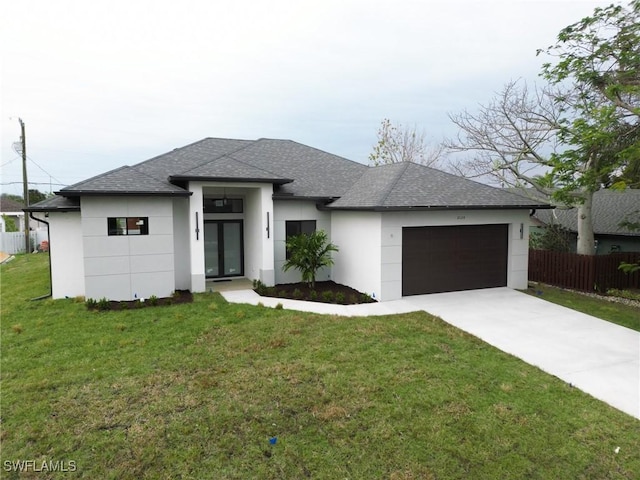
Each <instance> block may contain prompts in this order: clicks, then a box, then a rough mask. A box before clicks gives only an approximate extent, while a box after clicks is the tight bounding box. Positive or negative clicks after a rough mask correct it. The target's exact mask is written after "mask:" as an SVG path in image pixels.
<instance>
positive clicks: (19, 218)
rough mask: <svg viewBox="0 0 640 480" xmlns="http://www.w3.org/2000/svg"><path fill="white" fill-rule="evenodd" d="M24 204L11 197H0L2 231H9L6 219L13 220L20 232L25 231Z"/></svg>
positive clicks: (0, 229)
mask: <svg viewBox="0 0 640 480" xmlns="http://www.w3.org/2000/svg"><path fill="white" fill-rule="evenodd" d="M23 208H24V205H23V204H21V203H18V202H16V201H14V200H11V199H10V198H4V197H0V232H6V231H7V225H6V220H5V219H8V220H10V221H11V220H12V221H13V224H14V225H15V227H16V229H17V231H18V232H24V212H23V211H22V209H23Z"/></svg>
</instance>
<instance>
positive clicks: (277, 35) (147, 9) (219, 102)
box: [0, 0, 611, 194]
mask: <svg viewBox="0 0 640 480" xmlns="http://www.w3.org/2000/svg"><path fill="white" fill-rule="evenodd" d="M609 3H611V2H610V1H608V2H607V1H605V2H602V1H593V0H591V1H589V0H549V1H541V0H505V1H484V0H483V1H479V0H478V1H472V0H467V1H462V0H441V1H431V0H422V1H406V0H393V1H376V0H337V1H333V0H318V1H313V2H312V1H307V0H263V1H259V0H232V1H228V0H181V1H179V2H178V1H175V0H173V1H166V0H152V1H147V0H124V1H123V0H108V1H103V0H90V1H89V0H81V1H70V0H19V1H11V2H3V7H2V11H1V12H0V17H1V20H0V22H1V25H0V27H1V30H2V34H1V35H2V38H1V41H2V72H1V75H2V78H1V80H2V110H1V114H2V138H1V160H0V162H1V165H2V181H1V182H0V183H2V185H1V187H0V188H1V191H2V192H6V193H16V194H21V193H22V185H21V183H20V182H21V181H22V168H21V160H20V156H19V154H17V153H16V152H15V151H14V149H13V148H12V144H13V142H16V141H18V140H19V137H20V125H19V123H18V118H22V120H23V121H24V122H25V124H26V132H27V135H26V138H27V154H28V157H29V159H30V161H29V162H28V169H29V180H30V182H33V184H32V185H31V188H38V189H40V190H42V191H49V184H50V183H51V184H52V189H53V190H54V191H56V190H58V189H60V188H62V186H63V185H70V184H73V183H75V182H78V181H80V180H83V179H86V178H89V177H91V176H94V175H97V174H100V173H103V172H105V171H108V170H111V169H113V168H117V167H120V166H122V165H133V164H136V163H138V162H141V161H143V160H146V159H148V158H151V157H153V156H156V155H159V154H162V153H165V152H167V151H169V150H172V149H174V148H177V147H181V146H184V145H187V144H189V143H192V142H194V141H197V140H200V139H202V138H204V137H228V138H242V139H257V138H261V137H268V138H286V139H291V140H295V141H298V142H300V143H304V144H307V145H310V146H313V147H316V148H319V149H322V150H326V151H328V152H331V153H334V154H337V155H342V156H344V157H347V158H350V159H352V160H356V161H359V162H362V163H367V157H368V155H369V153H370V152H371V150H372V147H373V145H374V144H375V141H376V131H377V128H378V126H379V125H380V121H381V120H382V119H383V118H389V119H391V120H392V121H393V122H396V123H401V124H403V125H414V124H415V125H416V126H417V127H418V129H424V130H425V131H426V132H427V136H428V137H429V138H430V140H431V141H433V142H434V143H437V142H439V141H440V140H441V139H442V138H443V137H444V136H447V135H454V134H455V133H456V130H455V129H454V127H453V125H452V124H451V122H450V120H449V119H448V117H447V113H454V112H458V111H460V110H462V109H464V108H467V109H470V110H473V109H474V108H475V106H477V105H478V104H479V103H486V102H487V101H488V100H489V99H490V98H491V97H492V95H493V93H494V92H496V91H498V90H500V89H501V88H502V86H503V85H504V84H505V83H506V82H508V81H509V80H512V79H518V78H523V79H526V80H528V81H532V82H533V81H535V80H536V78H537V74H538V72H539V70H540V65H541V63H542V59H541V58H539V57H536V49H538V48H544V47H547V46H549V45H551V44H553V43H555V39H556V36H557V34H558V32H559V31H560V30H561V29H562V28H563V27H565V26H567V25H569V24H571V23H574V22H576V21H578V20H580V19H582V18H583V17H585V16H587V15H590V14H591V13H592V12H593V9H594V8H595V7H596V6H604V5H607V4H609ZM14 182H16V183H14ZM60 184H62V185H60Z"/></svg>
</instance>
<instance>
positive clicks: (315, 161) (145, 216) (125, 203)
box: [28, 138, 549, 301]
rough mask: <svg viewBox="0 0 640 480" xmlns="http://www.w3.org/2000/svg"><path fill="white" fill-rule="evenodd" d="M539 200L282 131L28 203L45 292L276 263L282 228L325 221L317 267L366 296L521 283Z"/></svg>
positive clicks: (247, 270)
mask: <svg viewBox="0 0 640 480" xmlns="http://www.w3.org/2000/svg"><path fill="white" fill-rule="evenodd" d="M540 208H549V206H548V205H546V204H543V203H541V202H536V201H533V200H531V199H528V198H525V197H522V196H519V195H517V194H514V193H511V192H508V191H506V190H501V189H497V188H493V187H489V186H487V185H483V184H480V183H476V182H473V181H470V180H467V179H463V178H460V177H457V176H454V175H450V174H447V173H444V172H441V171H438V170H435V169H431V168H427V167H424V166H420V165H417V164H414V163H402V164H394V165H384V166H379V167H368V166H366V165H362V164H360V163H357V162H353V161H350V160H347V159H345V158H342V157H339V156H336V155H332V154H329V153H326V152H323V151H320V150H317V149H315V148H312V147H308V146H305V145H302V144H299V143H296V142H293V141H289V140H273V139H259V140H233V139H221V138H206V139H204V140H201V141H199V142H196V143H193V144H191V145H187V146H185V147H182V148H177V149H175V150H173V151H171V152H168V153H165V154H162V155H159V156H157V157H155V158H152V159H150V160H147V161H144V162H142V163H139V164H137V165H134V166H124V167H121V168H118V169H116V170H112V171H109V172H106V173H104V174H102V175H98V176H96V177H93V178H90V179H88V180H86V181H83V182H80V183H77V184H75V185H72V186H69V187H66V188H64V189H62V190H61V191H59V192H56V196H55V197H54V198H52V199H48V200H45V201H43V202H41V203H39V204H36V205H33V206H31V207H29V209H28V211H30V212H31V214H32V215H33V216H35V217H37V218H42V219H43V220H46V221H47V222H48V224H49V228H50V249H51V268H52V295H53V297H54V298H61V297H65V296H69V297H72V296H85V297H86V298H94V299H100V298H103V297H106V298H108V299H112V300H132V299H134V298H136V297H138V298H139V297H144V298H148V297H149V296H151V295H156V296H157V297H165V296H169V295H171V294H172V293H173V292H174V291H175V290H191V291H192V292H203V291H206V290H207V289H208V285H209V284H208V282H210V281H215V280H221V279H228V278H236V277H245V278H249V279H259V280H261V281H262V282H264V283H265V284H267V285H273V284H279V283H291V282H296V281H299V279H300V278H299V274H298V272H296V271H293V270H291V271H289V272H286V273H285V272H283V270H282V266H283V264H284V262H285V258H286V250H285V241H286V238H287V236H289V235H293V234H297V233H300V232H308V231H313V230H314V229H322V230H325V231H326V232H327V233H328V235H329V238H330V239H331V241H332V242H333V243H334V244H336V245H337V246H338V247H339V252H337V253H335V254H334V262H335V264H334V265H333V266H332V267H331V268H326V269H324V270H322V271H321V272H320V275H319V276H318V280H326V279H331V280H333V281H335V282H337V283H341V284H344V285H348V286H350V287H353V288H355V289H357V290H359V291H361V292H366V293H368V294H370V295H375V298H376V299H378V300H379V301H388V300H394V299H398V298H400V297H402V296H405V295H415V294H422V293H432V292H443V291H453V290H464V289H475V288H485V287H496V286H508V287H511V288H516V289H522V288H526V286H527V264H528V230H529V229H528V228H526V227H527V226H528V224H529V215H530V214H531V213H532V211H533V210H534V209H540Z"/></svg>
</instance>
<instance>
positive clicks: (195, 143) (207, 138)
mask: <svg viewBox="0 0 640 480" xmlns="http://www.w3.org/2000/svg"><path fill="white" fill-rule="evenodd" d="M208 140H230V141H232V142H248V144H247V145H243V146H242V147H240V148H237V149H236V150H233V151H232V152H229V153H234V152H237V151H239V150H242V149H243V148H247V147H249V146H251V145H252V144H253V143H254V142H256V140H242V139H235V138H222V137H205V138H203V139H200V140H198V141H195V142H192V143H190V144H188V145H184V146H182V147H178V148H174V149H173V150H171V151H169V152H165V153H161V154H160V155H156V156H155V157H151V158H149V159H147V160H144V161H142V162H140V163H136V164H135V165H133V167H132V168H136V169H137V168H138V167H142V166H143V165H145V164H147V163H149V162H152V161H154V160H157V159H159V158H162V157H165V156H167V155H172V154H174V153H175V152H178V151H182V150H185V149H187V148H191V147H193V146H194V145H198V144H200V143H204V142H206V141H208ZM225 155H227V153H223V154H220V155H218V156H217V157H214V158H212V159H209V160H207V161H205V162H202V163H200V164H198V165H196V166H195V167H193V168H192V169H190V170H193V169H195V168H198V167H201V166H202V165H206V164H207V163H209V162H210V161H213V160H216V159H218V158H221V157H223V156H225ZM190 170H187V172H188V171H190ZM182 173H185V172H182ZM152 178H155V177H152Z"/></svg>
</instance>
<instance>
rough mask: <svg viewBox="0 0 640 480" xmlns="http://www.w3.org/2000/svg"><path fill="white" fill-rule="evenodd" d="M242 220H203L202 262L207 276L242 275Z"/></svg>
mask: <svg viewBox="0 0 640 480" xmlns="http://www.w3.org/2000/svg"><path fill="white" fill-rule="evenodd" d="M243 243H244V242H243V229H242V220H206V221H205V222H204V264H205V275H206V277H207V278H220V277H237V276H242V275H244V250H243Z"/></svg>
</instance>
